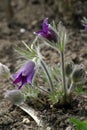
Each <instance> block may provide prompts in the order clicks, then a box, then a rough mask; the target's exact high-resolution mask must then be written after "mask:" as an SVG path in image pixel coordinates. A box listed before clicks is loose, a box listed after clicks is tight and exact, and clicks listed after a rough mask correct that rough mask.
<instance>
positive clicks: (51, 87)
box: [40, 60, 54, 92]
mask: <svg viewBox="0 0 87 130" xmlns="http://www.w3.org/2000/svg"><path fill="white" fill-rule="evenodd" d="M40 62H41V65H42V67H43V69H44V71H45V73H46V75H47V77H48V80H49V84H50V90H51V92H52V91H54V88H53V83H52V80H51V77H50V74H49V72H48V70H47V67H46V65H45V63H44V61H43V60H41V61H40Z"/></svg>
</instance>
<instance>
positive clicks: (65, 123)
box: [0, 0, 87, 130]
mask: <svg viewBox="0 0 87 130" xmlns="http://www.w3.org/2000/svg"><path fill="white" fill-rule="evenodd" d="M55 7H56V5H54V3H51V2H49V1H48V3H46V2H45V1H43V0H42V1H40V0H26V1H25V2H24V1H23V0H21V1H17V0H15V1H14V0H13V1H12V8H13V12H14V18H13V23H11V22H10V23H9V21H8V20H7V17H8V16H7V15H8V14H7V12H6V10H4V6H3V4H2V1H0V62H2V63H3V64H5V65H7V66H8V67H9V68H10V70H11V72H12V73H13V72H15V70H16V69H15V68H16V67H17V65H18V64H19V63H20V62H21V59H17V57H16V54H15V51H14V46H15V45H18V46H21V41H22V40H24V41H25V42H27V43H28V44H31V43H32V41H33V38H34V37H35V36H34V34H33V32H34V31H36V30H37V29H39V28H41V22H42V20H43V19H44V18H45V17H48V18H49V21H52V20H55V21H56V22H59V21H60V20H61V21H63V23H64V25H65V26H66V29H67V31H68V33H69V38H68V44H67V47H66V52H65V53H66V60H67V61H70V60H72V61H73V62H74V63H75V64H80V63H82V64H84V65H85V68H86V71H87V43H86V42H87V33H85V32H82V31H81V30H82V29H83V26H82V24H81V19H82V18H83V17H84V16H85V17H87V9H86V7H87V2H86V0H84V1H82V0H77V1H76V2H75V1H74V0H72V12H73V13H70V10H69V11H64V10H63V11H62V12H61V13H60V12H59V11H58V9H57V8H55ZM22 31H23V32H22ZM43 55H45V57H46V56H47V55H48V57H46V58H47V60H46V61H47V63H54V62H55V63H58V62H59V57H58V56H57V54H56V52H55V51H54V52H53V50H52V49H50V48H47V47H45V52H43ZM8 89H14V86H13V85H12V83H10V82H9V81H7V80H6V79H0V130H38V127H37V124H36V123H35V121H34V120H33V119H32V118H31V117H30V116H29V115H27V114H26V113H25V112H23V111H22V110H21V109H19V108H18V107H17V106H14V105H12V104H11V103H10V102H9V101H8V100H6V99H5V98H4V92H5V91H6V90H8ZM83 89H84V90H87V84H85V85H84V88H83ZM33 107H34V108H35V109H36V110H37V108H38V106H36V105H33ZM38 112H39V114H40V115H41V117H42V119H44V121H45V122H46V124H49V126H51V127H52V130H66V128H67V127H69V126H72V124H71V123H70V121H69V119H70V118H71V117H77V118H79V119H81V120H84V119H87V96H86V95H85V94H82V93H81V94H80V95H78V96H77V95H74V97H73V101H72V104H71V106H70V107H68V108H64V107H63V108H54V109H53V108H49V107H47V106H45V107H44V106H43V107H39V110H38ZM25 119H26V120H25ZM73 129H74V128H73Z"/></svg>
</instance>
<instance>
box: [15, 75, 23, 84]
mask: <svg viewBox="0 0 87 130" xmlns="http://www.w3.org/2000/svg"><path fill="white" fill-rule="evenodd" d="M21 80H22V73H21V74H20V75H18V76H17V77H16V79H15V80H14V81H13V83H14V84H17V83H19V82H20V81H21Z"/></svg>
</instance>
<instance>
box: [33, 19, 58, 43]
mask: <svg viewBox="0 0 87 130" xmlns="http://www.w3.org/2000/svg"><path fill="white" fill-rule="evenodd" d="M35 33H36V34H38V35H41V36H42V37H44V38H46V39H47V40H49V41H51V42H52V41H54V42H56V41H57V34H56V32H55V31H54V30H53V29H52V28H51V27H50V26H49V24H48V18H46V19H44V21H43V23H42V30H39V31H37V32H35Z"/></svg>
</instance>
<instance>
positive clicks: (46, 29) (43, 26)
mask: <svg viewBox="0 0 87 130" xmlns="http://www.w3.org/2000/svg"><path fill="white" fill-rule="evenodd" d="M42 28H43V31H44V32H45V33H46V32H48V18H46V19H44V21H43V24H42Z"/></svg>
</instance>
